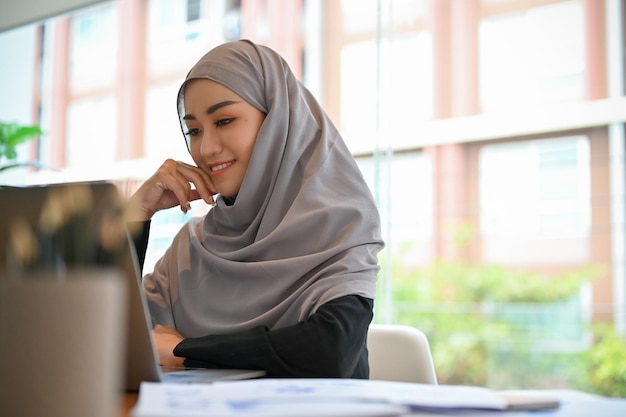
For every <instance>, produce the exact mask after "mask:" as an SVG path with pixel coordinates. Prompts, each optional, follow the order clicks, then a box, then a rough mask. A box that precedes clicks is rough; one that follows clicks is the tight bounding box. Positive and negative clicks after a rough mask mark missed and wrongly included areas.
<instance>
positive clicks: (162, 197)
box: [127, 159, 215, 220]
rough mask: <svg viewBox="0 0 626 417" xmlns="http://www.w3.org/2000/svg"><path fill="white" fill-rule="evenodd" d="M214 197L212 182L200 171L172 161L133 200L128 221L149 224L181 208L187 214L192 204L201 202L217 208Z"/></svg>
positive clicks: (140, 188)
mask: <svg viewBox="0 0 626 417" xmlns="http://www.w3.org/2000/svg"><path fill="white" fill-rule="evenodd" d="M192 184H193V187H192ZM213 194H215V189H214V187H213V184H212V182H211V179H210V178H209V176H208V175H207V174H206V173H205V172H203V171H202V170H201V169H200V168H198V167H195V166H193V165H189V164H186V163H184V162H178V161H175V160H173V159H168V160H166V161H165V162H163V164H162V165H161V166H160V167H159V169H158V170H157V171H156V172H155V173H154V174H153V175H152V176H151V177H150V178H148V180H146V181H145V182H144V183H143V184H142V185H141V186H140V187H139V189H138V190H137V192H136V193H135V194H134V195H133V196H132V197H131V198H130V200H129V203H130V204H129V207H130V209H129V210H127V219H129V220H147V219H150V218H151V217H152V216H153V215H154V213H156V212H157V211H159V210H164V209H168V208H171V207H174V206H177V205H180V207H181V210H182V211H183V212H184V213H187V212H188V211H189V209H191V205H190V202H191V201H194V200H198V199H200V198H202V199H203V200H204V201H205V202H206V203H207V204H211V205H213V204H215V202H214V200H213Z"/></svg>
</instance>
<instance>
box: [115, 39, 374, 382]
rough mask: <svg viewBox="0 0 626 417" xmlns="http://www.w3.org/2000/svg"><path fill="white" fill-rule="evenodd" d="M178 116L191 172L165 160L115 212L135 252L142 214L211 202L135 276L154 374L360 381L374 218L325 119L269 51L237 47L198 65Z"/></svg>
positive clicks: (364, 373)
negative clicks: (185, 370) (160, 368)
mask: <svg viewBox="0 0 626 417" xmlns="http://www.w3.org/2000/svg"><path fill="white" fill-rule="evenodd" d="M178 111H179V118H180V123H181V128H182V130H183V134H184V135H185V138H186V141H187V147H188V149H189V151H190V153H191V156H192V158H193V161H194V163H195V164H196V165H197V166H192V165H188V164H185V163H182V162H176V161H172V160H168V161H166V162H165V163H164V164H163V165H162V166H161V167H160V168H159V170H158V171H157V172H156V173H155V174H154V175H153V176H152V177H151V178H149V179H148V180H147V181H146V182H145V183H144V184H143V185H142V186H141V187H140V188H139V190H138V191H137V192H136V193H135V194H134V195H133V196H132V197H131V199H130V200H129V202H128V214H127V219H128V220H129V221H142V222H144V224H143V231H144V233H143V236H142V237H141V238H140V239H138V240H139V241H140V243H139V244H138V253H140V254H142V253H145V245H146V241H147V234H148V228H149V219H150V218H151V217H152V215H153V214H154V213H155V212H157V211H158V210H162V209H166V208H170V207H174V206H177V205H179V206H180V207H181V209H182V210H183V211H184V212H186V211H187V210H188V209H189V201H192V200H196V199H199V198H202V199H203V200H204V201H205V202H206V203H208V204H211V205H213V208H212V209H211V210H209V212H208V213H207V214H206V216H204V217H198V218H192V219H191V220H190V221H189V222H188V223H187V224H186V225H185V226H184V227H183V228H182V229H181V230H180V232H179V233H178V234H177V235H176V237H175V238H174V240H173V242H172V245H171V246H170V247H169V248H168V250H167V251H166V253H165V255H164V256H163V258H161V259H160V260H159V261H158V262H157V264H156V265H155V268H154V272H153V273H151V274H147V275H146V276H145V277H144V288H145V290H146V294H147V298H148V302H149V308H150V313H151V316H152V320H153V323H154V332H153V333H154V337H155V340H156V344H157V348H158V350H159V356H160V361H161V364H162V365H167V366H180V365H183V364H184V365H185V366H203V367H208V368H243V369H263V370H265V371H267V374H268V376H274V377H281V376H284V377H353V378H368V376H369V366H368V361H367V349H366V344H365V341H366V335H367V329H368V326H369V323H370V322H371V320H372V314H373V300H374V296H375V290H376V277H377V273H378V270H379V267H378V262H377V253H378V252H379V251H380V249H381V248H382V247H383V242H382V240H381V238H380V230H379V228H380V219H379V215H378V212H377V209H376V207H375V204H374V201H373V198H372V196H371V193H370V192H369V190H368V188H367V186H366V184H365V182H364V180H363V178H362V175H361V173H360V171H359V170H358V167H357V165H356V163H355V161H354V159H353V158H352V156H351V154H350V152H349V151H348V149H347V147H346V146H345V144H344V142H343V140H342V139H341V137H340V135H339V133H338V132H337V130H336V128H335V127H334V126H333V124H332V122H331V121H330V119H329V118H328V117H327V115H326V114H325V113H324V111H323V110H322V109H321V107H320V105H319V104H318V103H317V101H316V100H315V99H314V98H313V96H312V95H311V94H310V93H309V92H308V91H307V90H306V89H305V88H304V87H303V86H302V85H301V83H299V82H298V81H297V80H296V78H295V77H294V75H293V73H292V72H291V70H290V69H289V67H288V65H287V64H286V63H285V61H284V60H283V59H282V58H281V57H280V56H279V55H278V54H277V53H276V52H274V51H272V50H271V49H269V48H267V47H264V46H261V45H256V44H254V43H252V42H250V41H243V40H242V41H237V42H231V43H227V44H224V45H221V46H218V47H216V48H215V49H213V50H211V51H210V52H208V53H207V54H206V55H205V56H204V57H202V59H200V61H199V62H198V63H197V64H196V65H195V66H194V67H193V68H192V69H191V71H190V72H189V74H188V75H187V78H186V80H185V82H184V83H183V85H182V86H181V88H180V90H179V94H178ZM192 185H193V186H192ZM214 195H217V196H216V197H213V196H214Z"/></svg>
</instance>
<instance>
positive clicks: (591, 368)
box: [581, 325, 626, 397]
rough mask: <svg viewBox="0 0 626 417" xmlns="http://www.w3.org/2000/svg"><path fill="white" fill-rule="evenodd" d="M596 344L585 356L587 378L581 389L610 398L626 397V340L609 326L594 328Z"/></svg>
mask: <svg viewBox="0 0 626 417" xmlns="http://www.w3.org/2000/svg"><path fill="white" fill-rule="evenodd" d="M594 333H595V339H596V340H595V343H594V344H593V346H591V348H590V349H589V350H588V351H587V352H586V354H585V357H584V359H585V363H586V364H587V378H585V379H584V381H585V382H584V383H582V384H581V388H583V389H586V390H589V391H592V392H595V393H597V394H601V395H606V396H609V397H626V338H624V336H620V335H618V334H617V333H616V332H615V331H614V330H613V329H612V327H610V326H608V325H597V326H596V327H595V328H594Z"/></svg>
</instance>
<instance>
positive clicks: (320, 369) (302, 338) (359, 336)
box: [129, 221, 374, 378]
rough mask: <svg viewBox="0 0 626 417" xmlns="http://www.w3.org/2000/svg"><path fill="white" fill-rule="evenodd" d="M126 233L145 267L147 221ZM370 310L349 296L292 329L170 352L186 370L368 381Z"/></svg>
mask: <svg viewBox="0 0 626 417" xmlns="http://www.w3.org/2000/svg"><path fill="white" fill-rule="evenodd" d="M129 229H131V230H138V231H140V233H134V234H133V236H132V237H133V242H134V244H135V249H136V251H137V256H138V258H139V262H140V265H142V267H143V263H144V257H145V253H146V248H147V244H148V236H149V230H150V222H149V221H147V222H136V223H134V224H131V225H129ZM373 308H374V301H373V300H371V299H369V298H365V297H361V296H358V295H347V296H344V297H339V298H337V299H335V300H332V301H329V302H328V303H326V304H324V305H323V306H321V307H320V308H319V309H318V310H317V312H315V313H314V314H313V315H311V317H309V318H308V319H307V320H305V321H302V322H299V323H297V324H295V325H293V326H288V327H284V328H282V329H276V330H271V331H270V330H268V329H267V328H266V327H261V326H259V327H255V328H253V329H250V330H248V331H246V332H239V333H233V334H223V335H209V336H205V337H199V338H188V339H184V340H183V341H182V342H180V343H179V344H178V345H177V346H176V348H175V349H174V354H175V355H176V356H179V357H184V358H185V362H184V363H185V365H186V366H190V367H204V368H239V369H262V370H265V371H267V373H268V376H274V377H281V376H282V377H352V378H368V377H369V365H368V361H367V349H366V347H365V339H366V336H367V329H368V328H369V324H370V322H371V320H372V316H373Z"/></svg>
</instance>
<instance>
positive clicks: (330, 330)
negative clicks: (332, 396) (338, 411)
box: [174, 295, 374, 379]
mask: <svg viewBox="0 0 626 417" xmlns="http://www.w3.org/2000/svg"><path fill="white" fill-rule="evenodd" d="M373 306H374V301H373V300H371V299H369V298H364V297H361V296H358V295H347V296H343V297H340V298H337V299H335V300H332V301H330V302H328V303H326V304H324V305H323V306H321V307H320V308H319V309H318V311H317V312H316V313H314V314H313V315H311V317H309V318H308V319H307V320H306V321H302V322H299V323H297V324H295V325H293V326H288V327H284V328H281V329H276V330H271V331H270V330H268V329H267V328H266V327H263V326H259V327H255V328H253V329H250V330H248V331H245V332H239V333H234V334H223V335H210V336H204V337H198V338H188V339H185V340H183V341H182V342H181V343H180V344H179V345H178V346H176V348H175V349H174V354H175V355H176V356H180V357H184V358H185V366H190V367H198V366H199V367H206V368H238V369H261V370H265V371H267V376H268V377H329V378H330V377H344V378H363V379H367V378H369V365H368V360H367V347H366V336H367V329H368V328H369V324H370V322H371V320H372V316H373Z"/></svg>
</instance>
